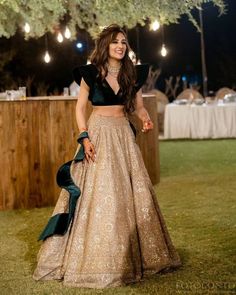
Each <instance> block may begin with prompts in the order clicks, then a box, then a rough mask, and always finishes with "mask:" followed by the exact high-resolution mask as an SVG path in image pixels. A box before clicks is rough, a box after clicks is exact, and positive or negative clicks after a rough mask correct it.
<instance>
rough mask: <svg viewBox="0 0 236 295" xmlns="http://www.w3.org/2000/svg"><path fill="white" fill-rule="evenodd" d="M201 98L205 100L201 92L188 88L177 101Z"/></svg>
mask: <svg viewBox="0 0 236 295" xmlns="http://www.w3.org/2000/svg"><path fill="white" fill-rule="evenodd" d="M199 98H203V97H202V95H201V93H200V92H198V91H197V90H194V89H191V88H187V89H185V90H184V91H182V92H181V93H180V94H179V95H178V96H177V98H176V99H187V100H191V101H193V100H195V99H199Z"/></svg>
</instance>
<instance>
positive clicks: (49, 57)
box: [44, 51, 51, 64]
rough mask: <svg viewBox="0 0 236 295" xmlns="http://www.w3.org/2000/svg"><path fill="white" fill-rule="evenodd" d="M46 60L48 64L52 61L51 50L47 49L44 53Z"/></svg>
mask: <svg viewBox="0 0 236 295" xmlns="http://www.w3.org/2000/svg"><path fill="white" fill-rule="evenodd" d="M44 61H45V62H46V63H47V64H48V63H49V62H50V61H51V56H50V55H49V52H48V51H46V52H45V55H44Z"/></svg>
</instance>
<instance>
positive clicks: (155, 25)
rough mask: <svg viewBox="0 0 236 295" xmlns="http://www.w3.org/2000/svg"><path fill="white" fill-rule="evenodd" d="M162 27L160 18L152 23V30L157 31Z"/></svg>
mask: <svg viewBox="0 0 236 295" xmlns="http://www.w3.org/2000/svg"><path fill="white" fill-rule="evenodd" d="M159 28H160V23H159V21H158V20H155V21H154V22H152V23H151V30H153V31H157V30H158V29H159Z"/></svg>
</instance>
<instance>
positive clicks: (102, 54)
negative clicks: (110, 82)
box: [90, 24, 136, 113]
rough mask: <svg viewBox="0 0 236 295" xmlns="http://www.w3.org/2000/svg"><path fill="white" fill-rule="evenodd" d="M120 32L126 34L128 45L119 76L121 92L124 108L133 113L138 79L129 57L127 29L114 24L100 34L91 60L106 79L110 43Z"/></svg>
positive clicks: (101, 77)
mask: <svg viewBox="0 0 236 295" xmlns="http://www.w3.org/2000/svg"><path fill="white" fill-rule="evenodd" d="M118 33H122V34H123V35H124V36H125V39H126V43H127V47H126V51H125V55H124V57H123V59H122V60H121V68H120V71H119V74H118V77H117V80H118V83H119V86H120V90H121V91H120V93H121V95H122V96H124V97H125V101H124V108H125V111H126V112H127V113H132V112H133V111H134V110H135V95H136V91H135V87H134V86H135V81H136V71H135V68H134V65H133V62H132V61H131V59H130V57H129V51H130V46H129V44H128V40H127V35H126V33H125V31H124V30H123V29H122V28H121V27H120V26H118V25H116V24H112V25H110V26H108V27H106V28H105V29H103V31H102V32H101V33H100V34H99V36H98V38H97V39H96V41H95V49H94V50H93V52H92V54H91V56H90V60H91V63H92V64H94V65H95V66H96V67H97V69H98V72H99V74H98V76H99V78H100V79H102V80H103V79H105V77H106V75H107V73H108V68H107V63H108V58H109V45H110V43H111V42H112V41H113V40H115V39H116V36H117V35H118Z"/></svg>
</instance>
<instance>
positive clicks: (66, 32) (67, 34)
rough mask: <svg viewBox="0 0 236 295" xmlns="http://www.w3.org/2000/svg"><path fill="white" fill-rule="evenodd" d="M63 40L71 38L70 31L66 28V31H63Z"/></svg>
mask: <svg viewBox="0 0 236 295" xmlns="http://www.w3.org/2000/svg"><path fill="white" fill-rule="evenodd" d="M64 35H65V38H66V39H70V37H71V31H70V29H69V28H68V27H66V29H65V34H64Z"/></svg>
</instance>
